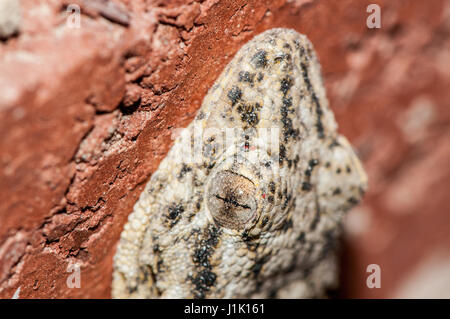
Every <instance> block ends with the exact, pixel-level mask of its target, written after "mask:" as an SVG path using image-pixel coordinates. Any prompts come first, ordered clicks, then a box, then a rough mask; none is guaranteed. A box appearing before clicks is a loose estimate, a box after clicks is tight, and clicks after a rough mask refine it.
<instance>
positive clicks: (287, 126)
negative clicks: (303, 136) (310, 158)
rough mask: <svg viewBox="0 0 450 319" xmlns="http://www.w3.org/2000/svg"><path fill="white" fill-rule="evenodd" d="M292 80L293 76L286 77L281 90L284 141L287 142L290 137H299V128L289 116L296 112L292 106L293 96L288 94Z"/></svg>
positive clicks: (282, 81)
mask: <svg viewBox="0 0 450 319" xmlns="http://www.w3.org/2000/svg"><path fill="white" fill-rule="evenodd" d="M292 82H293V80H292V78H291V77H285V78H283V79H282V80H281V83H280V84H281V85H280V91H281V92H282V93H283V99H282V104H281V109H280V113H281V122H282V123H283V136H284V142H287V141H288V139H289V138H290V137H293V138H295V139H297V138H298V136H299V130H298V129H294V128H293V125H292V120H291V119H290V118H289V114H290V113H294V112H295V110H294V109H293V108H292V97H290V96H289V97H288V96H287V93H288V92H289V90H290V88H291V87H292Z"/></svg>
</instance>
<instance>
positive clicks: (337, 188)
mask: <svg viewBox="0 0 450 319" xmlns="http://www.w3.org/2000/svg"><path fill="white" fill-rule="evenodd" d="M341 193H342V191H341V189H340V188H339V187H336V188H335V189H334V191H333V195H339V194H341Z"/></svg>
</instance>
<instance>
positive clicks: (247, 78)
mask: <svg viewBox="0 0 450 319" xmlns="http://www.w3.org/2000/svg"><path fill="white" fill-rule="evenodd" d="M254 80H255V74H254V73H250V72H248V71H241V72H239V82H247V83H250V84H252V85H253V82H254Z"/></svg>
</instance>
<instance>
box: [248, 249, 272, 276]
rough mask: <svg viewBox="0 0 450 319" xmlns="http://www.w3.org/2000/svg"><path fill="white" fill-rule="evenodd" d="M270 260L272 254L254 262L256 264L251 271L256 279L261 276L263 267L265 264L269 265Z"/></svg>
mask: <svg viewBox="0 0 450 319" xmlns="http://www.w3.org/2000/svg"><path fill="white" fill-rule="evenodd" d="M269 260H270V254H267V255H264V256H262V257H260V258H257V259H256V260H255V261H254V262H255V263H254V264H253V265H252V267H251V268H250V271H251V272H252V273H253V275H254V276H255V277H257V276H258V275H259V273H260V272H261V269H262V267H263V266H264V264H265V263H267V262H268V261H269Z"/></svg>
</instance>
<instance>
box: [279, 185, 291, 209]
mask: <svg viewBox="0 0 450 319" xmlns="http://www.w3.org/2000/svg"><path fill="white" fill-rule="evenodd" d="M283 198H284V202H283V204H282V205H281V209H283V210H284V209H286V207H288V205H289V203H290V201H291V199H292V194H291V193H288V190H287V188H285V189H284V191H283Z"/></svg>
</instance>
